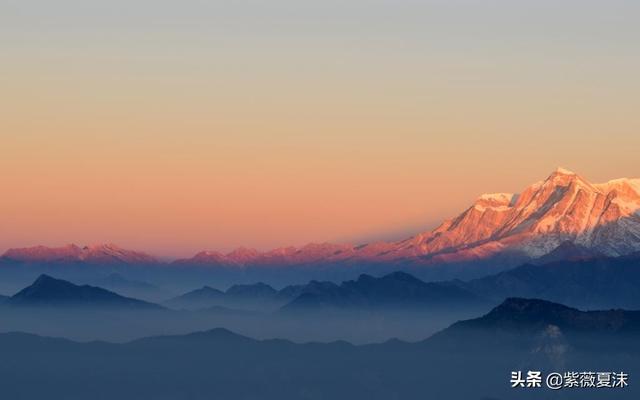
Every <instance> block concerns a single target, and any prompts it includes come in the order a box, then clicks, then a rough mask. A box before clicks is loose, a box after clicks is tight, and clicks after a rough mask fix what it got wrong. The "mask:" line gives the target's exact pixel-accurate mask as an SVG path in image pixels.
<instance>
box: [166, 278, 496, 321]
mask: <svg viewBox="0 0 640 400" xmlns="http://www.w3.org/2000/svg"><path fill="white" fill-rule="evenodd" d="M164 304H165V305H166V306H168V307H172V308H185V309H203V308H209V307H213V306H221V307H229V308H233V309H248V310H262V311H273V310H277V309H279V308H280V311H281V312H286V313H297V312H302V313H312V312H314V311H315V312H318V311H343V312H353V311H356V310H361V311H362V310H368V311H375V310H378V311H380V310H390V309H395V310H404V311H410V310H418V309H425V310H429V309H437V308H443V307H444V308H446V309H448V310H449V311H452V310H453V309H455V308H456V307H463V308H479V307H483V306H485V305H486V304H487V302H486V300H485V299H484V298H482V297H479V296H477V295H475V294H474V293H472V292H470V291H468V290H467V289H465V288H463V287H460V286H456V285H449V284H441V283H435V282H423V281H421V280H420V279H417V278H415V277H414V276H412V275H410V274H407V273H404V272H394V273H391V274H387V275H384V276H382V277H373V276H370V275H366V274H362V275H360V277H358V279H356V280H349V281H345V282H342V283H341V284H336V283H333V282H328V281H325V282H319V281H311V282H309V283H307V284H304V285H290V286H286V287H284V288H283V289H281V290H276V289H274V288H272V287H271V286H269V285H266V284H264V283H257V284H253V285H234V286H232V287H230V288H229V289H227V291H225V292H223V291H221V290H218V289H214V288H212V287H209V286H204V287H202V288H200V289H196V290H194V291H191V292H188V293H185V294H183V295H181V296H177V297H175V298H173V299H170V300H168V301H167V302H165V303H164Z"/></svg>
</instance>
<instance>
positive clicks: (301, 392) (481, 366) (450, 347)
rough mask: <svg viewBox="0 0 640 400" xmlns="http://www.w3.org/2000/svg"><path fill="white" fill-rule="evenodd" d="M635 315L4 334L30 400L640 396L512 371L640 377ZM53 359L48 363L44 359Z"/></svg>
mask: <svg viewBox="0 0 640 400" xmlns="http://www.w3.org/2000/svg"><path fill="white" fill-rule="evenodd" d="M638 322H639V316H638V313H629V312H625V311H601V312H598V313H584V312H581V311H578V310H575V309H571V308H567V307H564V306H562V305H558V304H553V303H549V302H541V301H538V300H526V299H509V300H507V301H506V302H505V303H504V304H502V305H500V306H499V307H497V308H495V309H494V310H493V311H491V312H490V313H488V314H487V315H485V316H483V317H480V318H477V319H474V320H470V321H464V322H460V323H458V324H455V325H453V326H452V327H450V328H448V329H446V330H444V331H442V332H441V333H439V334H437V335H435V336H434V337H432V338H430V339H427V340H425V341H422V342H417V343H405V342H399V341H389V342H386V343H382V344H377V345H366V346H353V345H351V344H348V343H345V342H334V343H328V344H295V343H292V342H289V341H285V340H264V341H258V340H254V339H250V338H247V337H244V336H240V335H237V334H234V333H232V332H230V331H227V330H224V329H214V330H210V331H205V332H199V333H193V334H188V335H178V336H163V337H150V338H146V339H140V340H136V341H133V342H129V343H125V344H110V343H104V342H89V343H76V342H71V341H67V340H64V339H51V338H43V337H38V336H33V335H27V334H20V333H10V334H0V352H2V354H3V356H5V357H6V358H7V359H9V360H12V361H11V362H10V363H1V364H0V374H1V375H2V376H3V377H5V380H4V383H3V388H2V391H3V395H5V396H7V397H8V398H21V399H39V398H48V399H62V398H64V399H86V398H105V399H107V398H118V399H123V400H128V399H139V398H154V399H181V398H190V399H210V398H224V399H231V400H233V399H248V398H260V399H280V400H282V399H285V400H286V399H300V398H306V399H326V398H332V399H361V398H367V399H381V400H382V399H385V400H386V399H393V398H395V399H409V400H411V399H424V398H440V399H453V400H457V399H460V400H462V399H464V400H468V399H478V400H480V399H489V398H491V399H539V398H554V399H555V398H558V399H602V398H616V399H635V398H637V396H638V395H639V393H640V392H639V387H638V386H637V385H634V384H633V381H630V384H629V386H628V387H626V388H623V389H621V388H600V389H588V388H572V389H563V390H560V391H551V390H549V389H546V388H531V389H522V388H519V389H511V387H510V384H509V379H510V377H511V371H514V370H516V371H517V370H524V371H527V370H529V369H531V370H540V371H543V372H544V371H558V372H564V371H612V372H619V371H625V372H626V373H628V374H629V376H630V377H631V378H630V379H633V378H632V377H634V376H638V373H640V369H639V368H640V362H639V361H640V346H639V336H638V335H637V334H630V333H637V331H636V329H637V328H636V327H637V326H638ZM43 354H46V355H47V356H46V357H43V356H42V355H43Z"/></svg>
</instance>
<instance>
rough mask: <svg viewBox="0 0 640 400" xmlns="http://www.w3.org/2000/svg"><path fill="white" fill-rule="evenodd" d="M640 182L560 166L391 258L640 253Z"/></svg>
mask: <svg viewBox="0 0 640 400" xmlns="http://www.w3.org/2000/svg"><path fill="white" fill-rule="evenodd" d="M638 182H640V180H637V179H635V180H633V179H617V180H614V181H609V182H607V183H604V184H591V183H590V182H588V181H587V180H585V179H584V178H582V177H581V176H580V175H578V174H576V173H574V172H571V171H569V170H566V169H563V168H558V169H557V170H556V171H554V172H553V173H552V174H551V175H549V177H548V178H547V179H545V180H544V181H542V182H538V183H535V184H533V185H531V186H529V187H527V188H526V189H525V190H524V191H523V192H522V193H520V194H518V195H509V194H498V195H495V194H492V195H483V196H480V197H479V198H478V200H476V202H475V203H474V204H473V205H472V206H471V207H470V208H468V209H467V210H466V211H465V212H463V213H462V214H460V215H459V216H458V217H456V218H454V219H451V220H448V221H446V222H444V223H443V224H442V225H440V226H439V227H438V228H436V229H435V230H434V231H432V232H427V233H423V234H420V235H417V236H415V237H413V238H410V239H408V240H406V241H404V242H401V243H399V244H398V245H397V246H396V248H395V249H394V250H393V251H392V252H391V253H390V254H396V255H398V256H400V257H402V256H403V253H405V254H406V253H409V254H411V253H413V254H415V253H416V251H415V250H414V251H412V250H411V249H418V251H417V253H418V254H422V255H431V256H433V255H435V254H438V253H448V254H451V253H454V254H457V255H459V256H460V255H463V254H466V255H468V257H469V258H476V257H486V256H489V255H491V254H493V253H498V252H504V251H505V250H515V251H520V252H523V253H524V254H526V255H528V256H530V257H540V256H543V255H544V254H547V253H549V252H551V251H552V250H554V249H555V248H557V247H558V246H560V245H561V244H562V243H564V242H567V241H569V242H572V243H574V244H576V245H580V246H583V247H585V248H589V249H593V250H596V251H598V252H600V253H602V254H606V255H611V256H617V255H622V254H627V253H630V252H634V251H638V250H640V216H639V215H638V213H639V210H640V191H639V190H638V188H639V185H638ZM461 258H464V256H462V257H461Z"/></svg>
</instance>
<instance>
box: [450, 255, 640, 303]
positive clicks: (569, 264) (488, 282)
mask: <svg viewBox="0 0 640 400" xmlns="http://www.w3.org/2000/svg"><path fill="white" fill-rule="evenodd" d="M454 284H456V285H458V286H459V287H462V288H465V289H467V290H469V291H471V292H474V293H476V294H478V295H480V296H484V297H488V298H491V299H494V300H495V301H501V300H503V299H505V298H507V297H535V298H541V299H545V300H550V301H555V302H559V303H563V304H568V305H571V306H575V307H580V308H587V309H595V308H627V309H640V291H638V288H639V287H640V256H638V255H630V256H624V257H617V258H604V257H595V258H590V259H578V260H574V261H557V262H553V263H549V264H544V265H531V264H527V265H523V266H520V267H517V268H515V269H512V270H509V271H505V272H501V273H498V274H496V275H491V276H487V277H484V278H480V279H475V280H472V281H469V282H466V283H463V282H459V281H458V282H456V283H454Z"/></svg>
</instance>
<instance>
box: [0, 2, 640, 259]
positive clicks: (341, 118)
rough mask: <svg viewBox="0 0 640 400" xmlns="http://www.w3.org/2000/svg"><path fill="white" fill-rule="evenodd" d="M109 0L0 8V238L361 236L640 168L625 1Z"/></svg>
mask: <svg viewBox="0 0 640 400" xmlns="http://www.w3.org/2000/svg"><path fill="white" fill-rule="evenodd" d="M115 3H116V6H113V9H109V10H106V11H105V10H100V9H97V8H96V9H93V8H90V7H86V6H82V7H80V6H79V7H75V8H73V10H74V12H75V13H77V14H78V15H69V14H68V13H66V14H65V13H64V10H65V7H71V6H78V4H80V3H77V2H73V1H64V2H62V3H61V5H60V7H61V9H60V10H58V9H55V10H54V9H50V8H46V7H47V6H46V4H47V3H45V2H43V3H42V4H41V6H42V7H45V8H44V9H43V8H36V7H35V6H33V8H29V7H30V6H27V5H21V4H19V3H18V2H16V4H12V5H11V7H10V8H9V10H8V12H7V13H3V15H2V16H0V33H2V34H3V37H5V38H8V39H9V40H8V45H7V46H6V47H7V48H6V50H3V54H2V55H0V63H1V64H2V72H3V73H2V76H1V77H0V85H1V86H0V90H1V91H2V96H0V154H1V156H0V187H2V193H1V195H0V251H3V250H4V249H6V248H8V247H13V246H26V245H33V244H48V245H58V244H64V243H69V242H75V243H79V244H84V243H94V242H115V243H118V244H120V245H122V246H126V247H131V248H136V249H142V250H146V251H149V252H152V253H154V254H160V255H163V256H167V257H175V256H186V255H191V254H192V253H194V252H195V251H197V250H202V249H221V250H226V249H230V248H232V247H235V246H238V245H247V246H255V247H258V248H270V247H274V246H281V245H288V244H293V245H299V244H304V243H306V242H309V241H356V242H359V241H363V240H368V239H371V238H384V237H401V236H403V235H405V234H408V233H410V232H414V231H419V230H422V229H427V228H430V227H432V226H433V225H435V224H436V223H437V222H439V221H441V220H442V219H444V218H446V217H450V216H452V215H454V214H456V213H457V212H459V211H461V210H462V209H463V208H464V207H466V206H468V205H469V203H470V202H471V201H473V200H474V198H475V197H476V196H477V195H479V194H480V193H483V192H494V191H518V190H520V189H522V188H523V187H524V186H526V185H528V184H530V183H532V182H534V181H537V180H540V179H543V178H544V177H546V175H547V174H548V173H550V172H551V171H552V170H553V169H554V168H555V167H556V166H559V165H562V166H565V167H567V168H570V169H573V170H575V171H576V172H578V173H580V174H582V175H583V176H585V177H586V178H588V179H591V180H593V181H604V180H608V179H612V178H617V177H622V176H636V177H640V163H638V161H637V149H638V148H640V134H638V132H639V131H640V130H639V128H640V120H639V119H638V118H637V110H638V109H639V106H640V103H639V101H638V97H637V93H639V92H640V80H639V79H638V78H637V71H638V70H639V67H640V62H639V61H640V60H639V55H638V52H637V51H636V46H637V42H638V39H640V38H639V37H638V36H639V35H638V32H639V30H638V29H637V27H636V26H635V21H633V18H631V17H630V15H634V13H633V12H632V11H637V10H634V8H636V6H634V5H632V4H628V3H617V2H612V3H611V4H612V5H610V6H608V7H607V6H605V5H602V3H600V5H597V4H596V3H595V2H594V3H592V2H585V4H586V5H583V7H584V10H583V11H584V13H583V14H581V17H580V18H579V19H578V18H577V17H576V16H575V15H574V13H573V11H572V10H571V9H569V8H567V9H560V10H558V9H554V8H553V7H554V5H553V2H544V1H543V2H536V3H535V4H534V2H531V3H528V2H522V3H523V4H525V3H526V4H527V6H526V7H524V6H515V5H509V3H507V2H504V3H503V2H499V3H501V5H502V6H503V8H502V9H501V13H498V14H496V13H493V12H491V10H484V9H479V8H478V5H476V4H474V3H473V2H465V1H461V2H459V4H458V3H455V4H456V5H446V4H445V3H443V2H438V1H428V2H424V4H417V3H414V2H406V3H404V2H401V4H402V5H403V7H400V8H398V7H394V6H393V4H392V2H386V1H381V2H375V6H374V7H372V8H367V10H369V11H367V12H365V13H362V12H359V10H361V8H358V7H357V6H358V5H360V6H361V7H364V5H363V4H362V2H358V1H354V2H353V4H351V3H349V4H350V5H351V7H346V8H344V6H342V5H339V4H338V3H337V2H328V3H327V5H323V6H322V7H325V8H321V9H315V8H310V9H308V10H307V9H304V8H303V7H302V6H299V5H295V3H294V2H287V1H277V2H275V4H276V5H277V6H278V7H280V11H283V13H275V12H274V13H273V14H269V12H270V11H269V10H266V9H262V8H260V7H259V5H258V3H255V4H254V5H255V7H253V8H251V10H252V12H249V11H247V10H244V9H235V8H233V7H232V6H231V5H229V6H228V7H230V8H229V9H224V10H222V11H225V12H227V14H228V15H226V14H224V13H223V14H222V16H220V15H219V14H220V12H221V10H204V11H203V10H200V9H198V7H204V6H203V5H202V4H200V2H191V1H187V2H185V3H182V2H181V4H182V6H181V8H180V13H178V14H177V15H174V14H175V13H174V14H172V11H173V10H171V9H168V8H167V7H170V6H168V5H166V4H165V5H163V6H162V7H164V8H162V7H161V8H160V9H158V10H155V11H154V12H152V13H151V14H145V13H141V12H134V11H136V10H131V9H127V7H130V6H127V5H126V4H125V2H120V1H117V2H115ZM196 3H197V4H196ZM249 3H252V2H249ZM96 4H97V3H96ZM163 4H164V3H163ZM252 4H253V3H252ZM105 7H106V6H105ZM118 7H121V9H118ZM314 7H320V6H314ZM625 7H627V8H625ZM476 8H478V9H476ZM123 9H124V10H127V11H130V12H129V13H125V14H122V13H120V12H119V11H122V10H123ZM552 9H553V11H554V12H553V13H550V12H549V11H550V10H552ZM107 11H110V12H111V13H109V12H107ZM214 11H215V12H214ZM284 11H289V13H287V12H284ZM122 15H124V17H122ZM225 15H226V17H227V18H226V19H224V21H222V20H221V23H220V24H215V22H216V21H215V18H221V19H222V18H223V17H225ZM383 15H384V16H386V17H385V18H382V17H381V16H383ZM523 15H524V16H527V19H525V20H523V21H521V23H514V21H515V20H516V17H522V16H523ZM418 17H420V18H418ZM174 18H175V21H174V20H173V19H174ZM425 20H428V21H431V22H432V24H426V25H425V24H424V22H425ZM173 22H175V23H173ZM223 22H224V23H223ZM227 22H228V23H227ZM447 22H448V23H447ZM543 28H544V29H543Z"/></svg>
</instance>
